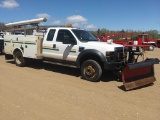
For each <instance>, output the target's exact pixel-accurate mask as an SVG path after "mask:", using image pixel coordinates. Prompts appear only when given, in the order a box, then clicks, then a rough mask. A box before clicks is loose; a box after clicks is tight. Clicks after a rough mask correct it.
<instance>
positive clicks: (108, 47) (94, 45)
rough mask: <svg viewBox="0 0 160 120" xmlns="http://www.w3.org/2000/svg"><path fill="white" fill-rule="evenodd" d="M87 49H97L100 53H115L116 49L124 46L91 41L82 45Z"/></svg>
mask: <svg viewBox="0 0 160 120" xmlns="http://www.w3.org/2000/svg"><path fill="white" fill-rule="evenodd" d="M81 45H82V46H83V47H85V49H97V50H100V51H114V50H115V48H116V47H123V45H120V44H115V43H107V42H99V41H96V42H95V41H91V42H86V43H81Z"/></svg>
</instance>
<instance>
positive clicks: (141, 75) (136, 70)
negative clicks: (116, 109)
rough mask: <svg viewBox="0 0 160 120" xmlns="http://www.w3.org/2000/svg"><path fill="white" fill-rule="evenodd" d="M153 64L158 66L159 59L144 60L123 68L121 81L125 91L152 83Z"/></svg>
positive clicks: (153, 78)
mask: <svg viewBox="0 0 160 120" xmlns="http://www.w3.org/2000/svg"><path fill="white" fill-rule="evenodd" d="M154 64H159V59H146V60H144V61H142V62H137V63H132V64H128V65H127V66H126V67H124V69H123V71H122V81H123V85H124V87H125V89H126V90H131V89H135V88H138V87H142V86H145V85H148V84H151V83H153V82H154V81H155V80H156V78H155V77H154Z"/></svg>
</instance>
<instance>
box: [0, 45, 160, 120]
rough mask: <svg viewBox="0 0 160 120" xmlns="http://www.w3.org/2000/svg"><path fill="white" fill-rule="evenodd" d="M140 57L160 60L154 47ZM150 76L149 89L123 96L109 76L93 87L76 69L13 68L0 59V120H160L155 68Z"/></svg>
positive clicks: (35, 65) (158, 69) (158, 68)
mask: <svg viewBox="0 0 160 120" xmlns="http://www.w3.org/2000/svg"><path fill="white" fill-rule="evenodd" d="M145 57H152V58H155V57H157V58H159V59H160V48H155V50H154V51H147V52H146V55H145ZM155 77H156V78H157V81H156V82H155V83H154V85H150V86H146V87H143V88H140V89H135V90H132V91H127V92H126V91H124V90H123V89H121V87H119V86H121V85H122V82H118V81H116V80H115V77H113V76H112V74H110V73H108V74H105V75H103V77H102V79H101V81H100V82H96V83H93V82H89V81H85V80H83V79H81V76H80V72H79V70H78V69H76V68H68V67H64V66H58V65H54V64H49V63H44V64H42V63H41V64H40V63H37V62H35V63H32V64H30V65H29V66H28V67H17V66H15V64H14V62H13V61H5V58H4V55H0V120H160V64H157V65H155Z"/></svg>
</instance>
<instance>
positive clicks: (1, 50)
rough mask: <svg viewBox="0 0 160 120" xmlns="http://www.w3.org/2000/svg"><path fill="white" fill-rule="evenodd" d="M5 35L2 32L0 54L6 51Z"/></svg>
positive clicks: (0, 34)
mask: <svg viewBox="0 0 160 120" xmlns="http://www.w3.org/2000/svg"><path fill="white" fill-rule="evenodd" d="M3 36H4V33H3V32H0V54H2V53H3V50H4V39H3Z"/></svg>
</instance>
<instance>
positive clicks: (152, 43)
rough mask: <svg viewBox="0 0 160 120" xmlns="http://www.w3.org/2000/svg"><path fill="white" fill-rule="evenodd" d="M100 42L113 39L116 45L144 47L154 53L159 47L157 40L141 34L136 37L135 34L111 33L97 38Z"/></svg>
mask: <svg viewBox="0 0 160 120" xmlns="http://www.w3.org/2000/svg"><path fill="white" fill-rule="evenodd" d="M97 38H98V39H99V40H100V41H103V42H106V41H107V40H109V39H113V42H114V43H117V44H122V45H125V46H126V47H127V46H129V45H130V46H131V45H136V46H139V47H142V48H143V49H145V50H150V51H153V50H154V47H156V46H157V40H155V39H152V38H151V37H150V36H149V34H139V35H138V36H136V37H134V36H133V33H132V32H130V33H113V34H112V33H111V34H103V35H100V36H97Z"/></svg>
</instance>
